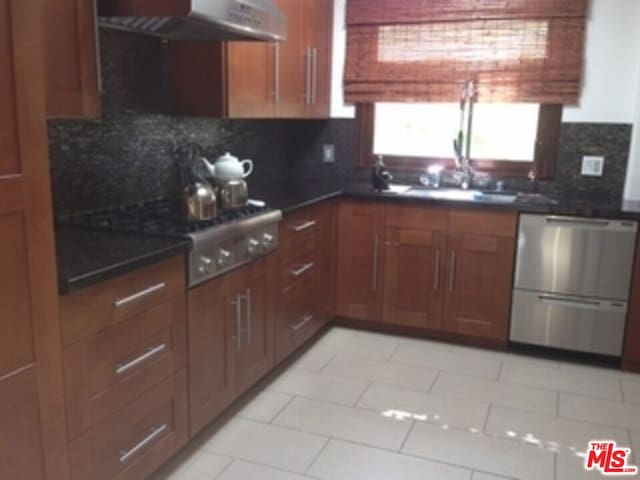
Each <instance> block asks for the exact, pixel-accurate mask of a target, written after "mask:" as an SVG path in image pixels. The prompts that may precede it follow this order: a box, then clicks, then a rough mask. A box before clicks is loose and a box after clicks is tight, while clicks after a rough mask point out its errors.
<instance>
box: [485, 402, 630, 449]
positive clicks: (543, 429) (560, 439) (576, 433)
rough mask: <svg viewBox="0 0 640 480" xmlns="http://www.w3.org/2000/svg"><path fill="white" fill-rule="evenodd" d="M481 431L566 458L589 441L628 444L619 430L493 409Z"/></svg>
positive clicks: (586, 445)
mask: <svg viewBox="0 0 640 480" xmlns="http://www.w3.org/2000/svg"><path fill="white" fill-rule="evenodd" d="M485 432H486V433H487V434H489V435H495V436H499V437H504V438H511V439H512V440H514V441H520V442H524V443H530V444H533V445H539V446H541V447H543V448H545V449H547V450H551V451H559V452H562V453H564V454H566V455H571V454H574V453H575V452H576V451H578V452H582V451H585V450H587V448H588V445H589V441H591V440H595V439H601V438H603V439H611V440H616V441H617V442H618V443H619V444H620V445H628V444H629V435H628V434H627V431H626V430H625V429H622V428H614V427H607V426H605V425H596V424H591V423H586V422H580V421H574V420H566V419H562V418H558V417H555V416H549V415H542V414H537V413H530V412H524V411H521V410H514V409H510V408H505V407H499V406H494V407H492V409H491V413H490V414H489V420H488V421H487V426H486V429H485Z"/></svg>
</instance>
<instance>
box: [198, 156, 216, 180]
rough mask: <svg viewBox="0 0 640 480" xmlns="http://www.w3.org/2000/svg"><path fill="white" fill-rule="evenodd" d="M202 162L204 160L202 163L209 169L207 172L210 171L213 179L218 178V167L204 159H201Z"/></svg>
mask: <svg viewBox="0 0 640 480" xmlns="http://www.w3.org/2000/svg"><path fill="white" fill-rule="evenodd" d="M200 160H202V163H203V164H204V166H205V167H206V168H207V170H208V171H209V175H210V176H211V177H215V176H216V166H215V165H213V164H211V162H209V160H207V159H206V158H204V157H200Z"/></svg>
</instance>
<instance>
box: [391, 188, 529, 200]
mask: <svg viewBox="0 0 640 480" xmlns="http://www.w3.org/2000/svg"><path fill="white" fill-rule="evenodd" d="M391 192H392V193H395V194H398V195H406V196H409V197H420V198H431V199H434V200H452V201H463V202H472V201H478V202H487V203H503V204H508V203H514V202H515V201H516V200H517V199H518V196H517V195H516V194H513V193H502V192H482V191H480V190H462V189H459V188H442V189H433V188H423V187H408V186H403V185H393V186H392V187H391Z"/></svg>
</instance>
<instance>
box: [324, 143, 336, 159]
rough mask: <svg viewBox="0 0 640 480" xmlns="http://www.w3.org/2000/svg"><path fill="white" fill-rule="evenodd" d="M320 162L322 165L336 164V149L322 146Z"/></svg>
mask: <svg viewBox="0 0 640 480" xmlns="http://www.w3.org/2000/svg"><path fill="white" fill-rule="evenodd" d="M322 161H323V162H324V163H336V147H335V145H329V144H328V145H323V146H322Z"/></svg>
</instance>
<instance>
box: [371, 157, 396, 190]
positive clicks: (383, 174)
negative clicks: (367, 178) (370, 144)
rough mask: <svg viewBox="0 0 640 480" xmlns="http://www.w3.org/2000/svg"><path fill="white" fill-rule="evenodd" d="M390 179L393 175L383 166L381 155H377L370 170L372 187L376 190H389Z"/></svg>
mask: <svg viewBox="0 0 640 480" xmlns="http://www.w3.org/2000/svg"><path fill="white" fill-rule="evenodd" d="M391 180H393V176H392V175H391V174H390V173H389V171H388V170H387V167H385V166H384V160H383V158H382V156H379V157H378V160H377V161H376V165H375V167H373V171H372V172H371V181H372V183H373V189H374V190H375V191H377V192H382V191H385V190H389V188H390V184H391Z"/></svg>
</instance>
